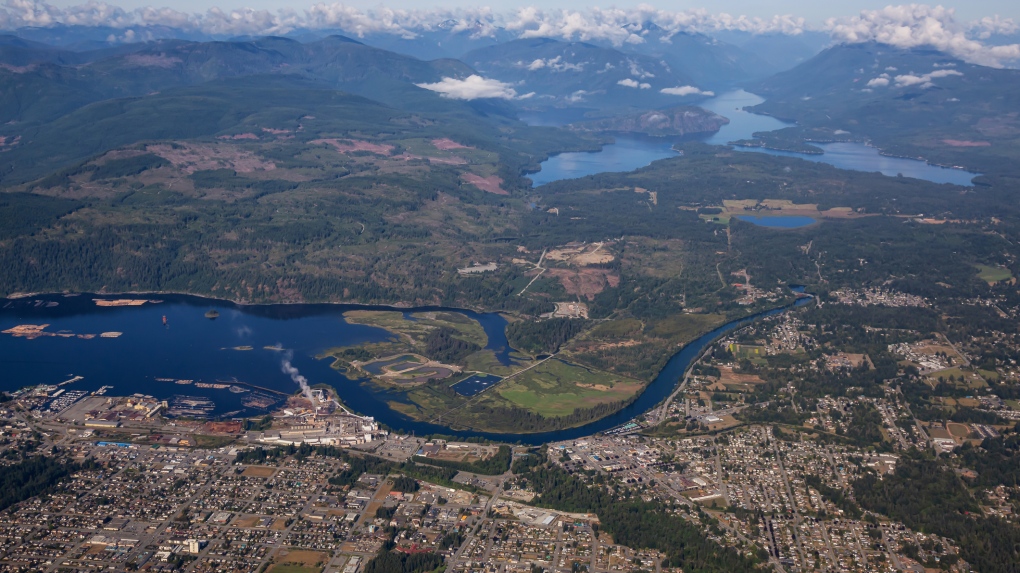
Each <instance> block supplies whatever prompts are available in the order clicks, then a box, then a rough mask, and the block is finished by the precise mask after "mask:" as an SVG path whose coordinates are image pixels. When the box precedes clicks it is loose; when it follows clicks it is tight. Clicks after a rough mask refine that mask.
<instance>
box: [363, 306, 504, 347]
mask: <svg viewBox="0 0 1020 573" xmlns="http://www.w3.org/2000/svg"><path fill="white" fill-rule="evenodd" d="M344 318H345V319H346V320H347V322H349V323H351V324H365V325H369V326H377V327H379V328H383V329H386V330H388V331H390V332H392V333H393V334H396V335H397V336H399V337H400V338H401V339H402V340H404V341H407V342H412V343H413V344H417V343H418V342H420V341H421V340H422V339H423V338H424V337H425V335H427V334H428V333H429V332H430V331H431V330H433V329H435V328H439V327H447V328H452V329H453V330H455V331H457V335H456V336H457V338H460V339H462V340H465V341H467V342H473V343H475V344H477V345H478V346H481V347H483V348H484V347H485V345H486V344H488V343H489V338H488V336H486V335H485V330H484V329H482V325H481V324H478V321H476V320H472V319H470V318H468V317H467V316H465V315H463V314H459V313H456V312H417V313H414V314H412V315H411V318H413V319H414V320H408V319H407V318H404V313H402V312H397V311H372V310H351V311H348V312H345V313H344Z"/></svg>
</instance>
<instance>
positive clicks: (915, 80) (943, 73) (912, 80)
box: [869, 69, 963, 88]
mask: <svg viewBox="0 0 1020 573" xmlns="http://www.w3.org/2000/svg"><path fill="white" fill-rule="evenodd" d="M962 75H963V74H962V73H960V72H958V71H956V70H945V69H943V70H935V71H934V72H931V73H928V74H922V75H916V74H903V75H900V76H896V77H895V78H893V79H894V80H896V87H898V88H903V87H909V86H916V85H920V86H921V87H924V88H928V87H931V86H933V85H935V84H934V83H932V80H934V79H938V78H946V77H949V76H962ZM869 85H870V84H869Z"/></svg>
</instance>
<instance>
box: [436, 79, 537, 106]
mask: <svg viewBox="0 0 1020 573" xmlns="http://www.w3.org/2000/svg"><path fill="white" fill-rule="evenodd" d="M416 85H417V86H418V87H420V88H425V89H427V90H431V91H434V92H439V93H440V94H441V95H442V96H443V97H448V98H450V99H466V100H473V99H487V98H497V99H516V98H517V97H518V96H517V92H516V91H515V90H514V89H513V88H512V87H510V84H506V83H503V82H501V81H499V80H493V79H488V78H483V77H482V76H479V75H470V76H468V77H466V78H464V79H462V80H458V79H456V78H443V79H442V80H440V81H438V82H436V83H434V84H416ZM533 95H534V94H533V93H531V94H525V95H524V96H521V97H531V96H533Z"/></svg>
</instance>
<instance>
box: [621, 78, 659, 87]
mask: <svg viewBox="0 0 1020 573" xmlns="http://www.w3.org/2000/svg"><path fill="white" fill-rule="evenodd" d="M616 83H617V84H618V85H621V86H623V87H625V88H640V89H643V90H646V89H648V88H650V87H652V84H646V83H641V82H638V81H637V80H635V79H632V78H627V79H625V80H620V81H618V82H616Z"/></svg>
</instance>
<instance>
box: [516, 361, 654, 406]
mask: <svg viewBox="0 0 1020 573" xmlns="http://www.w3.org/2000/svg"><path fill="white" fill-rule="evenodd" d="M643 387H644V385H643V384H641V382H639V381H637V380H633V379H630V378H624V377H622V376H619V375H614V374H610V373H608V372H602V371H600V370H589V369H586V368H584V367H581V366H577V365H575V364H570V363H568V362H563V361H561V360H556V359H553V360H549V361H547V362H545V363H543V364H541V365H540V366H537V367H535V368H532V369H531V370H528V371H527V372H525V373H523V374H521V375H519V376H516V377H514V378H512V379H510V380H509V381H507V382H504V383H502V384H500V385H499V387H498V388H497V391H496V392H497V393H498V394H499V396H500V397H502V398H503V399H505V400H507V401H509V402H511V403H512V404H513V405H514V406H517V407H519V408H525V409H528V410H531V411H533V412H537V413H539V414H541V415H543V416H546V417H556V416H565V415H567V414H570V413H572V412H573V411H574V409H575V408H590V407H592V406H595V405H598V404H604V403H608V402H617V401H620V400H626V399H628V398H630V397H631V396H633V395H634V394H636V393H637V392H639V391H640V390H641V389H642V388H643Z"/></svg>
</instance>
